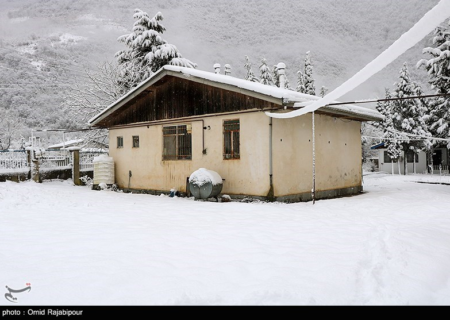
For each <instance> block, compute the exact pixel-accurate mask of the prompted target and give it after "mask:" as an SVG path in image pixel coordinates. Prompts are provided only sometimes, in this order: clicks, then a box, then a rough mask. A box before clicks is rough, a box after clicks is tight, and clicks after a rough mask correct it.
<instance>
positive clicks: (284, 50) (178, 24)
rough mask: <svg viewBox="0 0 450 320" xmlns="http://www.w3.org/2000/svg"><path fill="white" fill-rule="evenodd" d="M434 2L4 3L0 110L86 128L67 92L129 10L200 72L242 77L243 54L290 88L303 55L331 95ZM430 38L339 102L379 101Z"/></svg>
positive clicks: (109, 44)
mask: <svg viewBox="0 0 450 320" xmlns="http://www.w3.org/2000/svg"><path fill="white" fill-rule="evenodd" d="M437 2H438V0H405V1H397V0H380V1H369V0H359V1H347V0H337V1H336V0H335V1H332V0H324V1H314V0H299V1H293V0H280V1H276V2H274V1H269V0H258V1H256V0H254V1H238V0H220V1H209V0H155V1H152V2H148V1H143V0H132V1H128V0H102V1H90V0H77V1H73V0H37V1H34V0H15V1H10V0H5V1H1V3H0V71H1V73H2V83H0V108H3V109H7V110H9V111H8V113H9V115H10V116H11V117H15V118H17V119H21V121H22V122H24V125H25V127H26V128H30V127H31V128H45V127H52V128H75V127H78V128H79V127H85V126H86V123H85V121H81V120H80V119H77V118H76V117H74V115H73V114H69V113H68V112H67V110H66V109H65V108H64V106H65V104H66V103H67V101H68V98H67V96H68V93H69V92H73V89H74V87H75V85H76V84H86V83H88V82H89V79H88V78H87V77H86V73H85V70H90V71H96V69H97V66H99V65H100V63H102V62H105V61H112V60H114V54H115V53H116V52H117V51H118V50H120V49H124V47H123V44H121V43H119V42H118V41H117V38H118V37H119V36H121V35H123V34H126V33H129V32H130V31H131V28H132V25H133V22H134V20H133V11H134V9H135V8H140V9H142V10H144V11H146V12H148V13H149V14H150V15H151V16H153V15H154V14H155V13H156V12H158V11H161V12H162V13H163V15H164V21H163V24H164V25H165V27H166V28H167V32H166V33H165V34H164V38H165V39H166V40H167V41H168V42H170V43H171V44H174V45H176V46H177V48H178V49H179V50H180V52H181V53H182V55H183V56H184V57H186V58H188V59H190V60H192V61H193V62H196V63H197V64H198V68H199V69H200V70H206V71H212V69H213V68H212V66H213V64H214V63H215V62H218V63H221V64H222V65H224V64H226V63H228V64H231V66H232V75H234V76H237V77H240V78H243V77H244V75H245V69H244V63H245V58H244V57H245V55H248V56H249V57H250V61H251V62H252V63H253V70H254V71H255V73H256V74H257V75H259V74H258V73H259V72H258V66H259V64H260V58H261V57H265V58H267V61H268V66H269V68H272V66H273V65H274V64H276V63H278V62H280V61H283V62H284V63H286V65H287V71H286V72H287V77H288V78H289V80H290V83H291V85H292V86H293V87H295V86H296V72H297V70H298V69H299V67H300V65H301V64H302V62H303V60H304V58H305V53H306V52H307V51H310V52H311V58H312V61H313V65H314V72H313V76H314V78H315V79H316V81H315V84H316V88H317V92H319V88H320V87H321V86H326V87H327V88H328V89H329V92H331V90H333V89H334V88H336V87H337V86H338V85H340V84H341V83H342V82H343V81H345V80H346V79H348V78H349V77H350V76H352V75H353V74H354V73H356V72H357V71H359V70H360V69H361V68H362V67H363V66H365V65H366V64H367V63H368V62H369V61H371V60H372V59H373V58H375V57H376V56H377V55H378V54H379V53H380V52H382V51H383V50H384V49H386V48H387V47H389V45H390V44H392V42H394V41H395V40H396V39H397V38H398V37H399V36H400V35H401V34H402V33H403V32H405V31H407V30H408V29H409V28H410V27H411V26H412V25H413V24H414V23H415V22H417V21H418V20H419V19H420V18H421V17H422V16H423V14H424V13H426V12H427V11H428V10H429V9H430V8H432V7H433V6H434V5H435V4H436V3H437ZM430 41H431V37H428V38H427V39H425V40H424V41H422V42H421V43H419V44H418V45H416V46H415V47H414V48H412V49H411V50H409V51H408V52H406V53H405V54H404V55H402V56H401V57H400V58H399V59H397V60H396V61H395V62H394V63H392V64H391V65H390V66H389V68H386V69H385V70H383V71H381V72H380V73H379V74H377V75H375V76H374V77H373V78H371V79H370V80H369V81H368V82H367V83H365V84H363V85H361V86H359V87H358V88H357V89H356V90H353V91H352V92H351V93H349V94H347V95H346V96H344V97H343V98H342V99H343V100H346V99H368V98H375V97H383V96H384V88H385V87H391V86H392V84H393V83H394V82H395V81H397V79H398V71H399V70H400V68H401V65H402V63H403V62H404V61H408V63H409V65H411V66H413V65H415V64H416V62H417V61H418V60H420V59H421V58H423V55H422V49H423V48H424V47H425V46H428V45H430V44H431V42H430ZM410 71H411V76H412V78H413V80H419V82H422V83H425V82H426V81H427V80H428V79H427V76H426V72H425V71H424V70H417V69H415V68H411V70H410ZM420 80H421V81H420ZM423 88H424V91H425V92H427V91H428V86H426V85H425V86H423ZM0 111H1V110H0ZM22 135H23V136H25V137H27V135H29V133H26V132H24V133H22ZM73 138H75V137H73Z"/></svg>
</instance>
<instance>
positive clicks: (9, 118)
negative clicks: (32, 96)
mask: <svg viewBox="0 0 450 320" xmlns="http://www.w3.org/2000/svg"><path fill="white" fill-rule="evenodd" d="M23 130H24V125H23V122H22V121H21V119H20V117H19V116H18V114H15V113H13V112H12V111H11V110H5V109H4V108H0V150H8V149H10V148H14V147H18V143H19V141H20V137H21V132H22V131H23Z"/></svg>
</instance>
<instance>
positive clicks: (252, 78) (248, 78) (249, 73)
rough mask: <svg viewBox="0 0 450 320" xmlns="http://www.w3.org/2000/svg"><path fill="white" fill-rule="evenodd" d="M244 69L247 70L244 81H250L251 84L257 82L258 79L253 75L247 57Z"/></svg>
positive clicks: (246, 57)
mask: <svg viewBox="0 0 450 320" xmlns="http://www.w3.org/2000/svg"><path fill="white" fill-rule="evenodd" d="M244 68H245V69H246V70H247V74H246V75H245V80H248V81H252V82H259V79H258V78H257V77H256V76H255V74H254V73H253V70H252V64H251V62H250V59H249V57H248V56H245V64H244Z"/></svg>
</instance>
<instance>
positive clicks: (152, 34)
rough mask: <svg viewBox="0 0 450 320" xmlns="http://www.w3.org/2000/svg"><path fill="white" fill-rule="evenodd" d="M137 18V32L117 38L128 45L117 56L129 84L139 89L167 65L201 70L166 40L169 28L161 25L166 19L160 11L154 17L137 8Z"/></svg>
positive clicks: (135, 25)
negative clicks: (139, 86)
mask: <svg viewBox="0 0 450 320" xmlns="http://www.w3.org/2000/svg"><path fill="white" fill-rule="evenodd" d="M133 18H134V19H135V20H136V21H135V23H134V25H133V31H132V32H131V33H130V34H126V35H123V36H120V37H119V38H118V39H117V40H118V41H119V42H122V43H124V44H125V45H126V46H127V49H125V50H121V51H119V52H117V53H116V58H117V61H118V63H119V65H120V66H121V67H122V69H121V75H122V77H123V78H124V79H126V80H125V83H130V82H132V83H133V86H135V85H137V84H138V83H140V82H141V81H143V80H145V79H146V78H148V77H150V76H151V75H152V74H153V73H154V72H156V71H158V70H159V69H160V68H161V67H162V66H164V65H167V64H170V65H175V66H181V67H188V68H196V67H197V65H196V64H195V63H194V62H192V61H190V60H188V59H185V58H183V57H182V56H181V54H180V52H179V51H178V49H177V48H176V46H174V45H173V44H169V43H167V41H166V40H164V39H163V38H162V34H163V33H164V31H165V30H166V29H165V28H164V26H163V25H162V24H161V21H162V20H163V16H162V14H161V13H160V12H158V13H157V14H156V15H155V16H154V17H153V18H150V17H149V15H148V14H147V13H146V12H144V11H142V10H140V9H136V10H135V12H134V15H133Z"/></svg>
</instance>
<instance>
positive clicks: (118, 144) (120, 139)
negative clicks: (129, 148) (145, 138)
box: [117, 137, 123, 148]
mask: <svg viewBox="0 0 450 320" xmlns="http://www.w3.org/2000/svg"><path fill="white" fill-rule="evenodd" d="M117 148H123V137H117Z"/></svg>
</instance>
